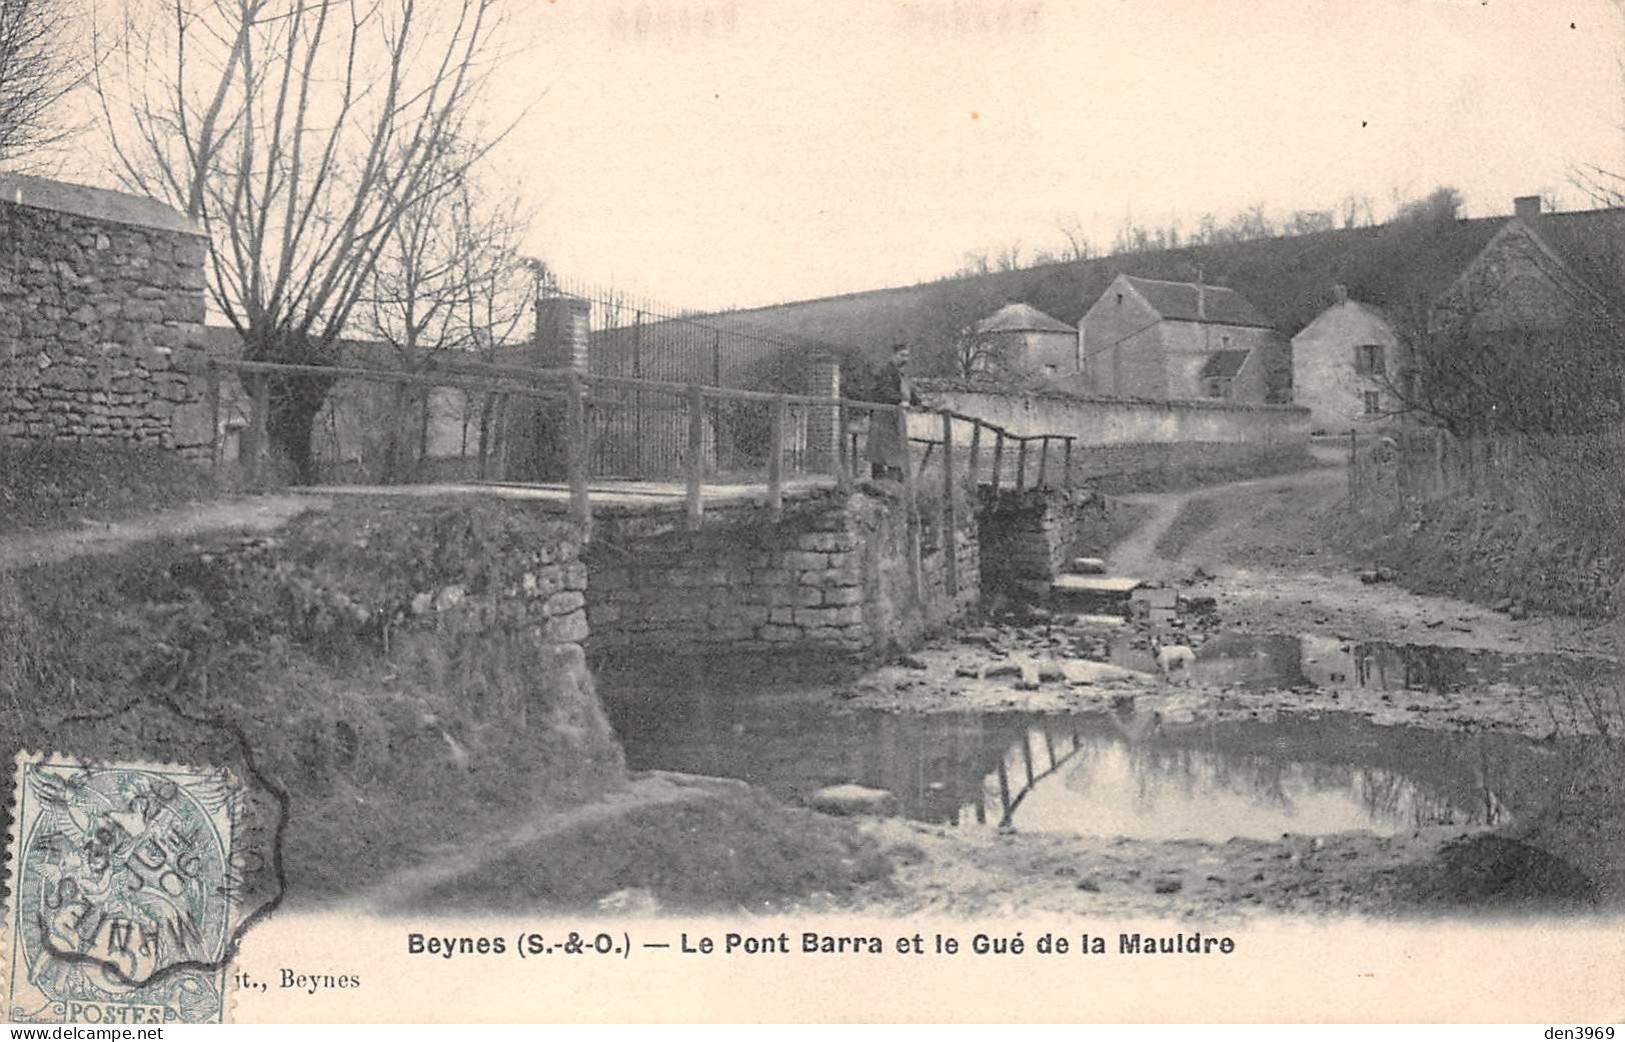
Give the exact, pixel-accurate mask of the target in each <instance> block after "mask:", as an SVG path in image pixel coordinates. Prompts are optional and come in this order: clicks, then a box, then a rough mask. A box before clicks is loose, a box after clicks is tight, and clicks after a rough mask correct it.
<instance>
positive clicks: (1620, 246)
mask: <svg viewBox="0 0 1625 1042" xmlns="http://www.w3.org/2000/svg"><path fill="white" fill-rule="evenodd" d="M1524 223H1525V224H1527V225H1528V226H1529V227H1530V229H1531V230H1533V231H1534V233H1535V234H1536V235H1537V236H1539V237H1540V240H1541V241H1542V242H1544V243H1545V244H1546V245H1547V246H1548V247H1550V248H1551V251H1552V252H1553V253H1554V254H1556V255H1557V258H1558V259H1559V260H1561V261H1562V262H1563V264H1564V266H1566V267H1567V268H1568V269H1569V272H1570V273H1571V274H1573V275H1574V276H1575V277H1577V278H1581V279H1586V280H1588V281H1592V282H1597V281H1601V280H1603V279H1607V278H1612V279H1614V280H1616V281H1617V280H1619V279H1621V278H1622V277H1625V208H1618V207H1616V208H1612V209H1607V210H1581V211H1576V212H1568V213H1548V214H1542V215H1540V216H1538V217H1534V218H1526V219H1525V220H1524Z"/></svg>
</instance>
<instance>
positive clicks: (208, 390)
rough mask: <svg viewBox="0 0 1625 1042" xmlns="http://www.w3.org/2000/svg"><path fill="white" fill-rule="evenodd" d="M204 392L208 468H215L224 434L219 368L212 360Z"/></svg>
mask: <svg viewBox="0 0 1625 1042" xmlns="http://www.w3.org/2000/svg"><path fill="white" fill-rule="evenodd" d="M204 393H205V394H207V395H208V396H209V469H210V470H216V469H218V468H219V466H220V456H221V453H222V452H224V451H225V436H224V434H223V432H222V431H221V430H220V370H219V369H217V368H216V367H215V365H214V363H212V362H211V363H209V366H208V370H207V375H206V379H205V390H204Z"/></svg>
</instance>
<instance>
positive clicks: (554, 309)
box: [530, 297, 592, 373]
mask: <svg viewBox="0 0 1625 1042" xmlns="http://www.w3.org/2000/svg"><path fill="white" fill-rule="evenodd" d="M591 310H592V305H591V304H589V303H587V302H586V301H585V300H582V299H580V298H579V297H541V298H538V299H537V301H536V335H535V336H534V337H532V338H531V351H530V354H531V360H530V364H531V365H536V366H541V367H543V368H545V369H574V370H575V371H576V372H578V373H584V372H586V371H587V316H588V314H589V313H590V312H591Z"/></svg>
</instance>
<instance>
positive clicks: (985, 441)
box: [208, 360, 1076, 568]
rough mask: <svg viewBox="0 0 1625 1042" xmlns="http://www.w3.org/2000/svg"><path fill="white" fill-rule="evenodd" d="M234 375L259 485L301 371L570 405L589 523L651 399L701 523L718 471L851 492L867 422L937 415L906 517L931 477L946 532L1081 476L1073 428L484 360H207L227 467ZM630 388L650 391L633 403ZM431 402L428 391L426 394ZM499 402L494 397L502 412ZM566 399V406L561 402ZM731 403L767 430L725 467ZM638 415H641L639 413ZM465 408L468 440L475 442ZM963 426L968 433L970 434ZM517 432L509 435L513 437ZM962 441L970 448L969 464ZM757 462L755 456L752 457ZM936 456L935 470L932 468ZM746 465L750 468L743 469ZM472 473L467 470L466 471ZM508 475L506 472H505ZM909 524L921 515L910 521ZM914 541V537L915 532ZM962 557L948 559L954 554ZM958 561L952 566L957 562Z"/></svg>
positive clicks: (580, 514)
mask: <svg viewBox="0 0 1625 1042" xmlns="http://www.w3.org/2000/svg"><path fill="white" fill-rule="evenodd" d="M227 374H233V375H235V376H236V377H237V378H238V379H239V381H240V383H241V384H242V386H243V387H244V388H245V389H246V391H247V400H246V409H244V410H243V412H244V414H245V415H244V420H243V423H242V425H241V430H240V434H239V442H238V461H239V463H240V464H241V465H242V467H243V470H244V472H245V477H246V478H247V480H248V481H249V482H250V483H257V482H261V481H263V480H264V478H265V476H266V461H267V458H268V451H269V440H268V438H267V436H266V431H267V425H268V419H269V417H270V415H271V410H272V389H273V384H274V383H276V382H277V381H279V380H282V381H286V380H288V379H290V378H298V377H312V376H316V377H321V378H324V379H328V380H332V381H335V382H347V381H353V382H360V383H364V384H373V385H380V386H393V387H396V388H412V389H415V390H418V391H420V392H425V393H427V392H433V391H440V390H452V391H460V392H463V393H464V394H465V396H466V395H478V396H480V397H481V398H482V399H483V403H484V404H483V408H482V410H481V413H482V417H484V418H486V419H489V417H490V416H491V415H492V414H497V415H501V416H506V415H508V414H509V412H510V409H511V408H512V407H513V406H514V404H515V402H519V403H526V402H528V403H530V406H529V408H531V409H532V410H534V409H535V408H536V407H538V406H546V407H548V408H549V409H550V410H551V411H552V412H554V413H558V412H561V411H562V421H563V422H562V434H563V437H562V439H561V440H562V457H563V459H562V464H563V466H562V471H563V479H564V484H565V485H566V486H567V488H568V490H569V501H570V512H571V514H572V516H573V517H575V519H576V520H577V521H579V522H581V523H582V524H584V525H585V524H588V523H590V521H591V517H592V497H591V490H590V488H589V485H590V482H591V480H592V479H593V478H594V477H604V476H606V471H605V469H604V461H603V460H602V459H595V457H594V454H593V447H594V442H595V440H600V439H601V438H602V432H603V431H604V430H605V429H606V426H607V424H609V423H610V422H613V421H614V419H615V417H617V416H624V415H626V414H627V413H628V412H635V414H636V415H638V416H639V417H642V416H644V415H645V414H646V413H647V411H648V409H647V401H648V400H651V399H652V400H658V401H659V402H660V403H661V408H662V409H663V410H664V411H665V412H666V413H668V414H669V415H670V416H671V417H672V419H673V426H674V427H679V428H680V429H681V431H682V434H683V453H682V463H683V472H682V481H683V483H684V485H685V490H684V493H685V494H684V502H685V504H686V512H687V515H688V518H689V520H690V522H691V523H692V524H698V523H699V522H700V520H701V519H702V518H703V516H704V514H705V509H706V491H705V486H706V484H707V483H712V484H715V483H717V481H718V479H719V478H727V477H732V478H735V479H737V478H738V477H739V475H740V473H749V474H751V475H755V474H761V477H760V479H759V480H753V481H752V483H760V484H765V486H766V498H767V505H768V507H769V508H770V509H771V510H773V511H775V512H777V511H779V510H781V509H782V507H783V502H784V496H785V490H786V485H787V482H788V481H789V480H790V479H791V478H792V477H793V476H794V475H796V474H801V475H820V476H824V477H829V478H833V480H834V483H835V485H836V487H837V488H840V489H843V490H845V489H849V488H851V486H852V484H853V482H854V481H855V480H857V478H858V476H859V475H858V461H859V460H861V459H863V458H864V453H863V452H862V451H861V449H862V439H863V438H864V437H865V423H864V422H863V421H866V423H867V428H868V429H873V427H874V425H875V424H876V423H878V422H888V421H889V422H892V423H896V424H897V425H898V429H899V431H906V430H907V427H908V417H909V416H910V414H911V413H912V414H913V415H916V416H920V415H924V416H930V417H934V418H935V420H934V421H933V422H934V423H936V424H940V426H938V427H937V432H938V435H939V436H938V437H935V438H913V439H910V442H912V443H914V444H921V445H924V446H925V448H924V452H923V454H921V455H919V456H916V454H915V453H913V452H910V454H909V462H910V465H909V466H907V467H904V468H902V470H903V474H902V479H903V480H902V485H903V491H904V497H905V500H906V501H907V502H908V504H909V515H910V518H911V519H913V518H915V517H916V516H917V513H918V510H917V508H916V507H915V506H914V503H915V501H916V497H917V495H918V492H919V486H920V484H921V482H922V481H924V480H927V477H928V475H929V478H930V479H931V480H933V481H937V482H940V483H941V487H942V490H943V492H944V495H942V496H941V503H942V508H943V510H944V511H945V513H946V515H947V516H946V520H947V522H948V524H949V526H950V527H949V531H952V530H953V526H954V525H956V524H957V521H958V517H957V511H958V509H959V508H958V496H957V495H955V492H956V490H957V489H959V488H960V487H962V486H968V487H974V486H977V485H980V484H989V485H991V486H992V488H993V489H994V490H995V491H997V490H999V489H1000V488H1001V487H1006V483H1008V485H1007V487H1009V488H1011V489H1013V490H1015V491H1021V490H1024V489H1027V488H1037V487H1047V486H1053V485H1054V484H1056V483H1057V482H1056V479H1057V478H1059V479H1060V482H1059V483H1061V484H1068V485H1069V484H1071V481H1072V474H1073V455H1074V444H1073V443H1074V441H1075V440H1076V439H1075V438H1074V437H1072V436H1070V435H1052V434H1040V435H1019V434H1014V433H1012V432H1010V431H1008V430H1006V429H1005V428H1003V427H1000V426H998V425H996V424H992V423H988V422H986V421H984V420H981V419H979V418H977V417H975V416H968V415H966V414H964V413H958V412H954V411H953V410H950V409H936V408H914V407H908V406H902V405H889V404H881V403H876V402H866V401H860V400H856V399H851V398H836V397H820V396H816V395H805V394H777V393H773V392H767V391H755V390H747V389H743V388H730V387H717V386H711V385H706V384H702V383H695V382H691V383H672V382H666V381H660V380H653V379H648V378H643V377H627V376H616V375H609V374H601V373H581V372H579V371H576V370H572V369H530V368H525V367H521V366H511V365H498V364H490V363H481V362H472V361H467V362H459V363H458V365H457V366H456V367H455V369H447V370H439V371H429V372H412V371H406V370H399V369H385V368H366V367H355V366H349V367H338V366H312V365H293V364H283V363H272V362H249V361H229V360H214V361H212V362H210V363H209V370H208V385H209V392H208V393H209V401H210V403H211V409H212V413H213V419H214V428H213V429H214V431H215V441H214V445H213V449H212V453H211V456H212V458H213V459H214V460H215V461H216V462H217V463H218V462H219V461H220V460H221V458H222V456H223V449H224V441H225V437H226V428H225V425H223V424H222V423H221V422H220V417H221V411H222V381H221V377H222V376H224V375H227ZM628 395H638V396H641V400H638V401H635V402H633V401H629V400H628ZM425 400H427V398H425ZM493 402H494V403H495V405H494V407H493ZM561 406H562V409H561ZM724 408H733V409H740V408H752V409H758V410H761V411H762V414H763V415H762V419H763V421H764V422H762V423H761V425H760V429H761V433H762V443H761V444H760V445H756V446H748V447H747V446H735V447H733V450H732V452H733V455H732V457H731V462H733V463H736V464H742V465H741V466H739V467H738V468H736V469H730V468H728V467H725V466H723V464H724V463H727V462H729V461H730V457H729V456H727V455H725V454H723V453H721V452H719V451H718V448H717V447H716V446H715V445H714V444H713V445H712V446H711V449H710V451H707V439H708V437H709V438H710V439H711V440H712V441H713V442H714V441H715V439H716V436H717V435H716V429H715V427H714V426H713V427H711V428H709V434H708V426H707V423H708V417H712V416H714V415H715V414H716V413H717V411H718V410H720V409H724ZM815 410H823V411H825V412H826V413H827V412H829V411H832V410H833V412H834V416H835V420H836V425H835V430H836V431H837V432H838V434H837V436H836V437H835V439H834V441H835V444H834V445H833V446H830V447H829V448H830V449H832V450H833V451H832V452H826V453H824V454H823V455H824V456H827V457H828V458H820V457H819V454H815V453H813V452H812V451H811V450H810V446H809V445H808V444H807V441H806V418H807V417H808V416H809V415H811V414H812V413H813V412H814V411H815ZM639 422H642V420H641V419H640V421H639ZM466 423H467V419H466V415H465V438H464V440H465V443H466ZM487 426H488V424H483V425H482V428H481V430H480V437H479V443H480V452H479V456H478V469H477V471H476V474H475V475H473V476H477V477H479V478H489V477H491V476H493V475H492V473H491V471H492V469H493V467H492V466H491V463H492V460H491V458H490V455H491V454H490V453H488V449H491V448H492V447H493V446H492V442H493V441H494V440H496V439H495V438H494V437H493V436H492V433H491V432H490V431H488V430H487V429H486V428H487ZM964 428H968V430H965V429H964ZM509 437H510V438H511V435H510V436H509ZM961 445H963V446H964V447H965V449H966V452H965V456H964V457H963V462H962V463H961V462H960V450H961ZM746 457H748V458H746ZM933 457H934V458H935V465H934V466H933ZM743 464H748V466H745V465H743ZM462 476H465V477H466V476H469V475H466V474H465V475H462ZM504 476H506V475H504ZM910 523H911V525H912V524H915V521H913V520H911V522H910ZM916 536H917V533H916ZM952 557H953V555H951V554H950V555H949V559H950V560H952ZM951 567H952V566H951V565H950V568H951Z"/></svg>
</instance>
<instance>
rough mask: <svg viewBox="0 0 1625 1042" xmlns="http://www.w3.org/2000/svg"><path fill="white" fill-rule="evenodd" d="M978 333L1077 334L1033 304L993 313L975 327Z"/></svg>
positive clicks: (1018, 305) (1071, 328) (1071, 327)
mask: <svg viewBox="0 0 1625 1042" xmlns="http://www.w3.org/2000/svg"><path fill="white" fill-rule="evenodd" d="M973 328H974V330H975V332H978V333H1076V332H1077V331H1078V329H1077V327H1076V326H1069V325H1067V324H1066V323H1065V322H1062V321H1061V320H1060V319H1058V318H1051V317H1050V316H1049V315H1046V314H1044V313H1043V312H1042V311H1040V310H1038V309H1037V308H1035V307H1033V306H1032V305H1031V304H1022V303H1011V304H1006V305H1005V306H1004V307H1002V308H1000V309H999V310H997V311H995V312H993V314H991V315H989V316H987V317H986V318H984V319H982V320H981V321H980V322H978V323H976V325H975V326H974V327H973Z"/></svg>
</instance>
